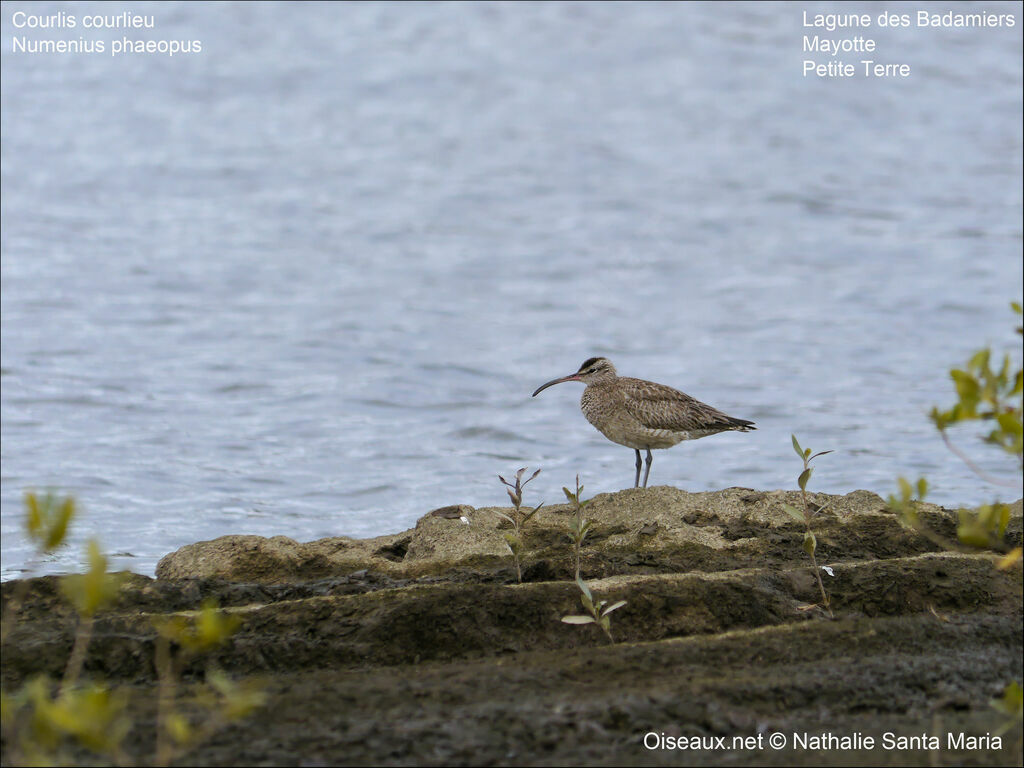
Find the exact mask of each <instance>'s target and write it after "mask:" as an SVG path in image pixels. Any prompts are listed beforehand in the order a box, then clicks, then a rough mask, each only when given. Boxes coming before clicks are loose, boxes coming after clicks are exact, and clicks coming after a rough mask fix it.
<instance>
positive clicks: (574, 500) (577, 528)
mask: <svg viewBox="0 0 1024 768" xmlns="http://www.w3.org/2000/svg"><path fill="white" fill-rule="evenodd" d="M562 490H563V491H564V492H565V498H567V499H568V500H569V503H570V504H572V505H573V512H574V514H573V517H572V520H571V521H570V522H569V538H570V539H572V542H573V545H574V548H575V553H576V578H577V579H579V577H580V548H581V547H582V546H583V540H584V539H585V538H587V533H588V532H589V531H590V525H591V524H590V522H588V521H587V520H586V519H585V518H584V517H583V508H584V507H585V506H587V504H589V503H590V502H591V499H588V500H587V501H581V500H580V497H581V495H582V494H583V486H582V485H580V476H579V475H576V493H573V492H572V491H570V490H569V489H568V488H566V487H565V486H562Z"/></svg>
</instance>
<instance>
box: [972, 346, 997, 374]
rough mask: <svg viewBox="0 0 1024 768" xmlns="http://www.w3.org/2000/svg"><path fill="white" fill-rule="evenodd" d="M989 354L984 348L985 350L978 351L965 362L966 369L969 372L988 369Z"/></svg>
mask: <svg viewBox="0 0 1024 768" xmlns="http://www.w3.org/2000/svg"><path fill="white" fill-rule="evenodd" d="M990 354H991V352H990V351H989V349H988V348H987V347H986V348H985V349H979V350H978V351H977V352H975V353H974V354H973V355H971V359H970V360H968V361H967V367H968V369H970V370H972V371H973V370H977V371H983V370H985V369H986V368H988V361H989V355H990Z"/></svg>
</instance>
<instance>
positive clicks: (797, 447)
mask: <svg viewBox="0 0 1024 768" xmlns="http://www.w3.org/2000/svg"><path fill="white" fill-rule="evenodd" d="M790 437H792V438H793V450H794V451H796V455H797V456H799V457H800V458H801V459H803V457H804V449H803V448H801V447H800V442H799V441H798V440H797V439H796V435H790Z"/></svg>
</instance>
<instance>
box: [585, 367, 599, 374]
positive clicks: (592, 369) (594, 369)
mask: <svg viewBox="0 0 1024 768" xmlns="http://www.w3.org/2000/svg"><path fill="white" fill-rule="evenodd" d="M596 370H597V368H591V369H590V370H589V371H587V373H593V372H594V371H596Z"/></svg>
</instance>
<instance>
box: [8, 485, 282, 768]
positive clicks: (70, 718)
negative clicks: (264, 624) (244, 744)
mask: <svg viewBox="0 0 1024 768" xmlns="http://www.w3.org/2000/svg"><path fill="white" fill-rule="evenodd" d="M25 506H26V515H25V522H26V528H27V530H28V534H29V537H30V538H31V539H32V540H33V541H35V542H36V545H37V549H38V554H37V557H39V556H41V555H43V554H45V553H46V552H49V551H51V550H53V549H55V548H56V547H58V546H60V545H61V544H62V543H63V542H64V540H65V538H66V536H67V530H68V525H69V523H70V521H71V519H72V517H73V516H74V511H75V504H74V501H73V500H72V499H71V498H66V499H59V498H58V497H57V496H56V495H54V494H52V493H47V494H46V495H45V496H42V497H39V496H36V495H35V494H32V493H29V494H26V497H25ZM87 555H88V561H89V570H88V571H86V572H85V573H82V574H73V575H70V576H65V577H63V578H62V579H61V580H60V583H59V589H60V592H61V594H62V595H63V596H64V598H65V599H66V600H67V601H68V602H69V603H70V604H71V605H72V606H73V607H74V609H75V611H76V613H77V614H78V623H77V628H76V631H75V640H74V644H73V646H72V649H71V654H70V656H69V658H68V663H67V666H66V667H65V671H64V675H63V677H62V678H61V680H60V681H59V683H58V682H57V681H55V680H52V679H50V678H49V677H47V676H46V675H40V676H38V677H36V678H34V679H32V680H30V681H29V682H27V683H26V684H25V685H23V686H22V687H21V688H20V689H19V690H17V691H15V692H14V693H8V691H7V690H3V691H0V705H2V706H0V725H2V727H3V737H4V742H5V744H6V747H7V750H8V754H7V755H6V758H7V761H8V762H10V763H11V764H29V765H58V764H71V763H73V762H75V759H74V758H73V757H72V756H71V755H70V754H69V752H68V748H69V746H70V745H72V744H74V745H77V746H78V747H81V748H84V749H87V750H89V751H91V752H92V753H94V754H95V755H101V756H103V757H105V758H107V759H110V760H112V761H114V762H116V763H118V764H121V765H126V764H128V763H129V762H130V761H129V759H128V757H127V756H126V755H125V754H124V751H123V749H122V747H121V742H122V741H123V740H124V737H125V736H126V735H127V734H128V732H129V730H131V727H132V718H131V717H130V713H129V710H128V700H129V695H128V691H129V688H128V686H118V687H114V686H110V685H108V684H107V683H106V682H105V681H103V680H102V679H94V680H88V681H86V682H84V683H80V682H79V678H80V677H81V676H82V670H83V668H84V665H85V658H86V652H87V650H88V646H89V642H90V640H91V638H92V632H93V626H94V621H95V617H96V614H97V613H99V612H100V611H101V610H103V609H104V608H105V607H107V606H108V605H110V604H111V603H113V602H114V601H115V600H116V598H117V595H118V593H119V589H120V585H121V583H122V581H123V579H124V575H123V574H115V573H109V572H108V571H107V558H106V556H105V555H104V554H103V553H102V551H101V550H100V546H99V544H98V543H97V542H96V541H95V540H90V542H89V545H88V552H87ZM27 583H28V582H27V580H25V581H23V582H22V585H19V588H18V589H17V592H16V594H15V595H14V596H12V598H11V600H10V601H9V602H8V606H7V610H5V612H4V631H3V640H4V641H6V639H7V635H8V633H9V631H10V629H11V628H12V626H13V624H14V621H15V616H16V614H17V612H18V609H19V608H20V604H21V602H22V600H23V599H24V595H25V590H24V589H23V588H22V586H23V585H27ZM238 623H239V620H238V619H237V618H236V617H234V616H228V615H225V614H224V613H223V612H222V611H220V610H218V609H217V607H216V606H215V605H213V604H209V603H208V604H204V605H203V608H202V610H201V611H198V612H195V613H194V614H193V615H191V616H185V615H176V616H173V617H170V618H168V619H165V620H163V621H161V622H157V625H158V626H157V634H158V637H157V643H156V660H155V661H156V667H157V675H158V678H159V681H160V682H159V693H158V696H159V699H158V706H157V709H158V714H157V755H156V760H155V762H156V764H157V765H167V764H168V763H169V762H170V761H171V760H173V759H174V758H175V757H176V756H177V755H178V754H179V751H180V749H182V748H184V747H186V746H189V745H192V744H194V743H196V742H197V741H198V740H200V739H202V738H205V737H207V736H209V735H210V734H212V733H213V732H214V731H215V730H217V729H219V728H220V727H221V726H222V725H223V724H224V723H225V722H228V721H231V720H237V719H239V718H241V717H244V716H245V715H247V714H248V713H249V712H251V711H252V709H253V708H255V707H257V706H259V705H260V704H261V703H262V701H263V694H262V693H261V692H260V691H259V690H257V689H256V688H255V687H254V686H252V685H239V684H236V683H233V682H232V681H230V680H229V679H228V678H227V677H226V676H225V675H224V674H223V673H222V672H220V671H218V670H216V669H213V668H210V669H208V670H207V677H206V686H205V690H201V691H200V693H199V694H198V696H197V703H198V705H199V708H200V710H201V716H202V719H203V724H202V726H201V727H198V728H196V727H193V726H192V725H191V724H190V723H189V721H188V720H187V719H186V718H185V717H184V716H183V715H181V714H180V713H179V712H177V711H176V710H175V708H174V699H175V694H176V689H177V686H178V683H179V680H180V676H181V672H182V670H183V667H184V663H185V662H186V661H187V660H189V659H191V658H192V657H194V656H196V655H198V654H201V653H204V652H207V651H209V650H211V649H212V648H214V647H216V646H217V645H220V644H221V643H223V642H224V641H225V640H226V639H227V638H228V637H230V635H231V634H232V633H233V632H234V631H235V629H236V628H237V626H238ZM172 644H174V645H176V646H178V647H179V648H180V650H179V651H178V653H177V655H175V654H173V653H172V650H171V646H172Z"/></svg>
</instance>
